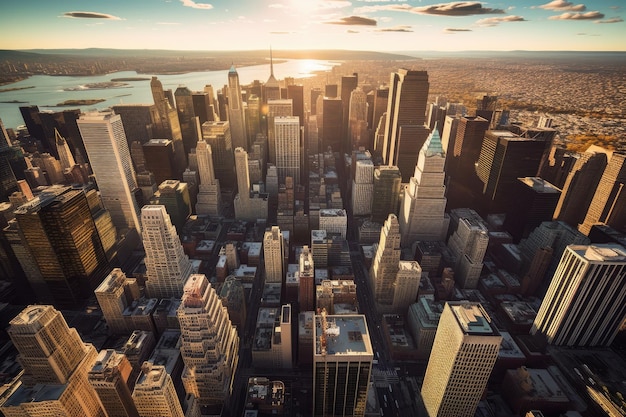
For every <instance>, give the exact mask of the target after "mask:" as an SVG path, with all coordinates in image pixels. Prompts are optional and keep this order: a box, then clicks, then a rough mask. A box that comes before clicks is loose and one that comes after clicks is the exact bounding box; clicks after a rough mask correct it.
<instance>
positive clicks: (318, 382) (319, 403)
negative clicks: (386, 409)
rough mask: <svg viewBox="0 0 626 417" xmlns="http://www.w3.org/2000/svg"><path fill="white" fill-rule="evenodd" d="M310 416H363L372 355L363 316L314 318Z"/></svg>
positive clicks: (321, 314) (323, 314) (323, 313)
mask: <svg viewBox="0 0 626 417" xmlns="http://www.w3.org/2000/svg"><path fill="white" fill-rule="evenodd" d="M313 329H314V330H313V332H314V338H315V340H314V349H313V415H314V416H315V417H323V416H346V417H347V416H354V417H361V416H363V415H364V414H365V406H366V403H367V390H368V388H369V379H370V375H371V371H372V361H373V359H374V351H373V350H372V342H371V340H370V335H369V332H368V330H367V322H366V320H365V316H364V315H360V314H347V315H327V314H326V311H325V310H323V311H322V312H321V313H320V314H317V315H315V317H314V325H313Z"/></svg>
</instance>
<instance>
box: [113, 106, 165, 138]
mask: <svg viewBox="0 0 626 417" xmlns="http://www.w3.org/2000/svg"><path fill="white" fill-rule="evenodd" d="M111 108H112V109H113V111H114V112H115V114H119V115H120V117H121V118H122V124H123V125H124V132H125V133H126V138H127V139H128V146H129V147H130V144H131V143H132V142H134V141H138V142H140V143H141V144H144V143H146V142H147V141H149V140H150V139H151V138H152V137H153V135H154V133H157V132H153V131H154V130H157V124H158V122H159V118H160V117H159V111H158V110H157V107H156V105H154V104H116V105H114V106H111Z"/></svg>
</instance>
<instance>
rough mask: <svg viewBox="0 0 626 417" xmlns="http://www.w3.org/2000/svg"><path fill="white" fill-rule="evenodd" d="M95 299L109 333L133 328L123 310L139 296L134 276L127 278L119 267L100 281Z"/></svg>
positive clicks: (122, 331) (127, 331)
mask: <svg viewBox="0 0 626 417" xmlns="http://www.w3.org/2000/svg"><path fill="white" fill-rule="evenodd" d="M95 294H96V299H97V300H98V305H99V306H100V310H102V315H103V316H104V320H105V321H106V323H107V327H108V328H109V333H111V334H116V335H117V334H127V333H129V332H131V331H132V330H133V329H130V328H129V326H128V321H127V320H126V319H125V318H124V310H125V309H126V308H127V307H128V306H129V305H130V303H131V302H132V301H133V300H135V299H137V298H139V286H138V285H137V280H136V279H135V278H128V277H126V274H125V273H124V272H122V270H121V269H119V268H114V269H113V271H111V273H110V274H109V275H108V276H107V277H106V278H105V279H104V280H103V281H102V283H101V284H100V285H99V286H98V288H96V290H95Z"/></svg>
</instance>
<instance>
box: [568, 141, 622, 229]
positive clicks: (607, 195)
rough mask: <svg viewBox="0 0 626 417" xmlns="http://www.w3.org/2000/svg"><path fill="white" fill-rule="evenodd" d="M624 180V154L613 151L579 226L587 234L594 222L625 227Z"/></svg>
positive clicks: (614, 226) (619, 227)
mask: <svg viewBox="0 0 626 417" xmlns="http://www.w3.org/2000/svg"><path fill="white" fill-rule="evenodd" d="M625 182H626V154H624V153H619V152H614V153H613V155H612V156H611V159H610V160H609V164H608V165H607V167H606V169H605V170H604V173H603V174H602V178H601V179H600V183H599V184H598V188H597V189H596V191H595V193H594V195H593V199H592V200H591V205H590V206H589V210H588V211H587V215H586V216H585V219H584V220H583V222H582V223H581V225H580V226H579V228H578V229H579V230H580V231H581V232H583V233H584V234H589V231H590V230H591V226H593V224H594V223H604V224H607V225H609V226H611V227H612V228H614V229H616V230H619V231H623V230H624V228H625V227H626V194H623V193H622V188H623V187H624V183H625Z"/></svg>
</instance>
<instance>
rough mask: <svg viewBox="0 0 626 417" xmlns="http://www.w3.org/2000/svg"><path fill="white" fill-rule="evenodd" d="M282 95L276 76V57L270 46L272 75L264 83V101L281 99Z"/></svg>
mask: <svg viewBox="0 0 626 417" xmlns="http://www.w3.org/2000/svg"><path fill="white" fill-rule="evenodd" d="M280 97H281V95H280V83H279V82H278V80H277V79H276V77H274V59H273V57H272V49H271V48H270V76H269V78H268V79H267V81H266V82H265V84H264V85H263V101H264V102H265V103H268V102H269V101H270V100H280Z"/></svg>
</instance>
